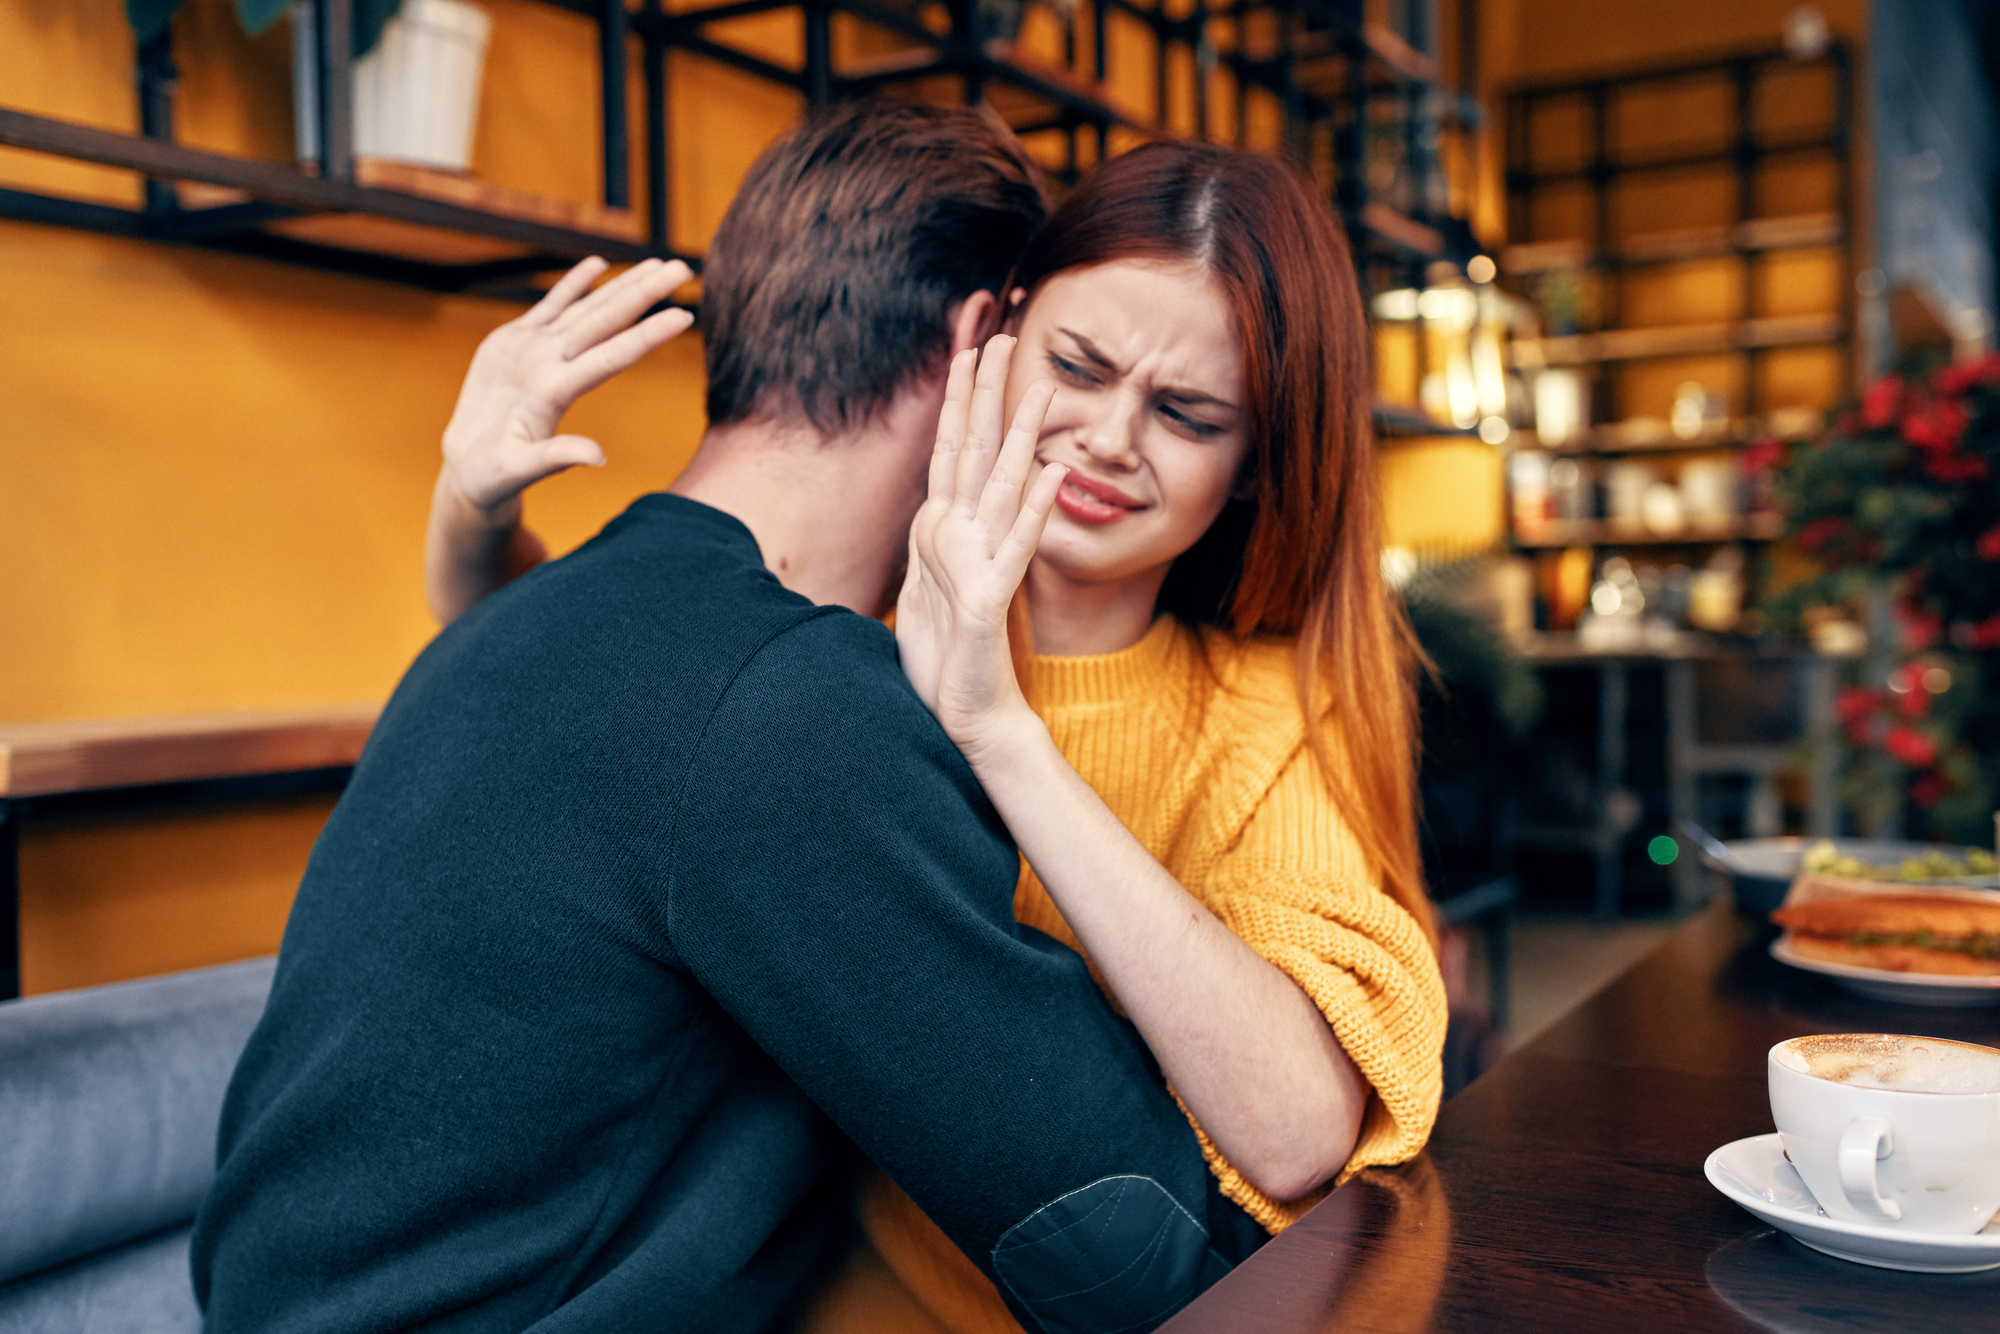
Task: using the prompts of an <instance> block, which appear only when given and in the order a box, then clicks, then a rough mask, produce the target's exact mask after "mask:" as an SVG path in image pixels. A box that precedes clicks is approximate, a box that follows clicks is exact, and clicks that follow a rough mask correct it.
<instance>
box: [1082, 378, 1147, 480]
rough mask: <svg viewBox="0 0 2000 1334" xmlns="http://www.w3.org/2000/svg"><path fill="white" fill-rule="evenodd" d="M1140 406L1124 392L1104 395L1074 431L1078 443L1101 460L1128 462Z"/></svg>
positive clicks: (1135, 436) (1135, 433) (1133, 443)
mask: <svg viewBox="0 0 2000 1334" xmlns="http://www.w3.org/2000/svg"><path fill="white" fill-rule="evenodd" d="M1140 406H1141V405H1139V404H1137V403H1134V402H1133V401H1132V399H1131V396H1129V395H1126V394H1106V395H1104V396H1103V399H1102V400H1101V401H1100V402H1099V403H1098V404H1097V409H1098V410H1097V411H1096V412H1094V413H1092V414H1091V415H1090V418H1089V420H1087V421H1085V422H1084V423H1083V424H1082V429H1080V430H1079V431H1078V432H1077V443H1079V444H1080V445H1082V446H1083V450H1084V452H1085V453H1086V454H1088V455H1090V457H1091V458H1093V459H1096V460H1097V461H1098V462H1100V463H1107V464H1115V465H1129V464H1130V463H1131V462H1132V461H1133V458H1134V454H1135V448H1134V446H1135V442H1136V439H1137V432H1138V427H1139V410H1140Z"/></svg>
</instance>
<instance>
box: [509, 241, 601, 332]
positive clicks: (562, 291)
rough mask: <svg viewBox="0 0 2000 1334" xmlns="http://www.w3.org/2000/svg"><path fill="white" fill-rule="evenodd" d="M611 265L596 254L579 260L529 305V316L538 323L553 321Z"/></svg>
mask: <svg viewBox="0 0 2000 1334" xmlns="http://www.w3.org/2000/svg"><path fill="white" fill-rule="evenodd" d="M610 267H611V266H610V265H609V264H607V263H606V262H605V261H604V260H603V259H601V258H599V257H598V256H596V255H592V256H590V257H589V258H587V259H580V260H578V261H577V262H576V263H575V264H574V265H572V266H571V267H570V271H569V272H568V273H565V274H564V275H563V276H562V277H561V278H559V279H557V280H556V285H555V286H554V287H551V288H550V289H549V290H548V291H547V292H546V293H545V294H544V295H543V297H542V299H541V300H540V301H537V302H536V303H535V304H534V305H532V306H530V307H528V315H527V318H528V319H529V320H531V321H533V322H534V323H537V324H548V323H551V322H552V321H554V320H555V318H556V317H557V316H559V315H561V314H562V313H563V312H564V311H565V310H568V309H569V307H570V304H571V303H572V302H574V301H575V300H576V299H577V298H578V297H580V296H582V295H583V294H584V293H585V292H588V291H589V290H590V285H591V284H592V283H594V282H596V281H597V277H598V275H599V274H601V273H603V272H604V271H605V270H606V269H608V268H610Z"/></svg>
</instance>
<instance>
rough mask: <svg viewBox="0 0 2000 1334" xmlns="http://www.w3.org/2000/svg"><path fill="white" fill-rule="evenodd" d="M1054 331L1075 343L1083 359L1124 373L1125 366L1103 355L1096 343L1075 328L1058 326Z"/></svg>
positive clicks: (1121, 373) (1106, 368)
mask: <svg viewBox="0 0 2000 1334" xmlns="http://www.w3.org/2000/svg"><path fill="white" fill-rule="evenodd" d="M1056 332H1057V333H1059V334H1061V335H1063V336H1064V337H1065V338H1067V339H1069V341H1070V342H1072V343H1075V344H1076V350H1077V351H1078V352H1080V353H1081V354H1082V355H1083V359H1084V360H1085V361H1088V362H1090V363H1091V364H1093V365H1096V366H1102V367H1103V368H1104V369H1105V370H1107V371H1116V372H1118V373H1119V374H1120V375H1123V374H1124V373H1125V368H1124V367H1123V366H1120V365H1119V364H1118V363H1117V362H1115V361H1113V360H1112V359H1111V358H1110V357H1107V356H1105V355H1104V353H1103V352H1102V351H1100V350H1099V349H1098V346H1097V344H1095V343H1093V342H1091V341H1090V340H1089V339H1088V338H1085V337H1084V336H1083V335H1082V334H1080V333H1078V332H1077V331H1076V330H1074V329H1064V328H1061V327H1058V328H1057V329H1056Z"/></svg>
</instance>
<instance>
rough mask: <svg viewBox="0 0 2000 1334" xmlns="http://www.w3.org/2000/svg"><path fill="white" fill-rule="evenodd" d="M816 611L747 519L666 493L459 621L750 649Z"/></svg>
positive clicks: (615, 648)
mask: <svg viewBox="0 0 2000 1334" xmlns="http://www.w3.org/2000/svg"><path fill="white" fill-rule="evenodd" d="M813 610H814V608H813V605H812V604H811V603H810V602H808V601H807V600H806V599H804V598H802V597H800V596H799V595H797V594H796V593H793V592H791V591H790V590H789V589H787V588H785V587H784V585H782V584H781V583H779V582H778V580H777V578H776V577H775V576H774V575H772V574H771V572H770V571H769V570H767V569H765V568H764V562H763V557H762V555H761V554H760V553H759V551H758V549H757V541H756V539H755V538H754V537H752V536H751V534H750V530H749V529H748V528H746V527H744V526H743V524H742V523H741V522H740V521H739V520H737V519H735V518H734V517H732V516H730V515H728V514H725V513H723V512H722V511H721V510H718V509H714V508H712V507H710V506H707V505H703V504H700V503H699V502H696V501H692V500H687V499H684V498H682V497H680V496H674V495H667V494H664V493H661V494H654V495H647V496H641V497H640V498H639V499H638V500H635V501H634V502H632V504H631V505H630V506H629V507H627V509H626V510H625V511H624V512H623V513H622V514H620V515H619V516H618V517H617V518H615V519H613V520H612V521H611V522H610V523H608V524H606V525H605V527H604V529H603V530H602V531H601V532H599V533H598V534H597V535H596V536H595V537H593V538H591V539H590V540H589V541H588V542H585V543H584V544H583V545H582V546H580V547H578V548H577V549H576V550H575V551H572V552H570V553H569V554H568V555H565V556H563V557H560V558H559V559H556V560H552V561H550V562H548V563H547V564H544V565H541V566H538V567H536V568H535V569H533V570H531V571H529V572H528V573H527V574H526V575H523V576H522V577H521V578H520V579H517V580H515V581H514V582H513V583H512V584H510V585H508V586H507V587H506V588H504V589H501V590H500V591H499V592H498V593H495V594H494V595H493V596H492V597H489V598H487V599H486V600H485V601H483V602H481V603H480V604H479V605H478V606H477V607H475V608H474V609H473V610H472V612H470V613H468V614H467V615H466V616H465V617H461V618H460V619H461V621H463V622H464V629H465V631H466V632H467V633H470V634H475V635H481V636H488V637H493V636H497V637H501V638H515V637H521V636H525V637H527V638H530V639H534V640H539V641H556V640H568V641H570V642H569V645H568V646H569V647H570V648H572V649H580V650H584V651H588V650H589V649H590V648H591V647H592V646H596V647H598V648H600V649H602V650H605V651H611V652H626V651H629V649H630V647H631V646H633V645H635V644H638V645H643V644H644V643H646V641H650V640H664V641H670V642H675V643H688V642H699V643H701V644H703V645H704V646H705V649H706V651H709V652H713V651H715V650H717V649H719V648H720V645H719V644H718V642H717V641H718V640H726V641H728V642H729V643H730V645H731V647H732V648H734V649H736V650H738V651H747V650H748V649H751V648H754V646H755V645H756V644H757V643H759V642H761V641H762V640H763V639H765V638H767V637H768V636H769V635H771V634H773V633H775V632H777V631H779V630H781V629H782V628H784V627H786V626H788V625H790V624H792V623H794V622H797V621H799V620H802V619H805V618H807V617H809V616H810V615H811V614H812V613H813ZM454 628H457V626H456V623H455V625H454Z"/></svg>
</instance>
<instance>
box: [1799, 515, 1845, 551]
mask: <svg viewBox="0 0 2000 1334" xmlns="http://www.w3.org/2000/svg"><path fill="white" fill-rule="evenodd" d="M1847 528H1848V523H1847V518H1846V516H1845V515H1841V514H1824V515H1821V516H1820V517H1819V518H1817V519H1814V520H1813V521H1812V522H1811V523H1808V524H1807V525H1806V526H1805V527H1803V528H1801V529H1799V545H1800V546H1802V547H1804V548H1805V549H1806V550H1807V551H1818V550H1819V549H1820V548H1821V547H1823V546H1825V545H1826V544H1827V543H1829V542H1831V541H1833V540H1834V539H1835V538H1837V537H1842V536H1844V535H1845V534H1846V533H1847Z"/></svg>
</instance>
